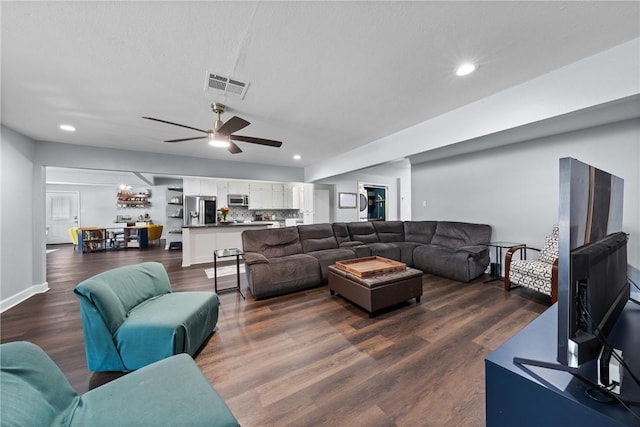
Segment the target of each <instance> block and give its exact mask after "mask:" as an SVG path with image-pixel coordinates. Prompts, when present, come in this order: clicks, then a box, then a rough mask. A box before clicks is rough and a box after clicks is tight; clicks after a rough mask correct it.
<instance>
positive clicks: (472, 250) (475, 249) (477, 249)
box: [458, 245, 489, 257]
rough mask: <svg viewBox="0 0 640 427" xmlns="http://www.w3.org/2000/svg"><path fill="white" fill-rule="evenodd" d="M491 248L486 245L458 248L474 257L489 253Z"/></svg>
mask: <svg viewBox="0 0 640 427" xmlns="http://www.w3.org/2000/svg"><path fill="white" fill-rule="evenodd" d="M488 250H489V248H488V247H487V246H485V245H470V246H462V247H460V248H458V251H462V252H467V253H469V254H471V255H473V256H474V257H477V256H480V255H482V254H483V253H484V252H487V251H488Z"/></svg>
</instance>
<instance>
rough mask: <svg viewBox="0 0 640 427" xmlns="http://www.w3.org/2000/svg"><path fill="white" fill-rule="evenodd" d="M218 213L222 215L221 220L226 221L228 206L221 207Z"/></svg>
mask: <svg viewBox="0 0 640 427" xmlns="http://www.w3.org/2000/svg"><path fill="white" fill-rule="evenodd" d="M220 215H222V222H227V215H229V208H228V207H227V206H223V207H221V208H220Z"/></svg>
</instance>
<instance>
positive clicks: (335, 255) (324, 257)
mask: <svg viewBox="0 0 640 427" xmlns="http://www.w3.org/2000/svg"><path fill="white" fill-rule="evenodd" d="M307 255H311V256H312V257H314V258H315V259H317V260H318V263H319V264H320V272H321V273H322V281H323V282H326V281H327V280H328V279H329V266H330V265H334V264H335V263H336V261H344V260H346V259H354V258H356V252H355V250H354V249H351V248H338V249H325V250H322V251H313V252H308V253H307Z"/></svg>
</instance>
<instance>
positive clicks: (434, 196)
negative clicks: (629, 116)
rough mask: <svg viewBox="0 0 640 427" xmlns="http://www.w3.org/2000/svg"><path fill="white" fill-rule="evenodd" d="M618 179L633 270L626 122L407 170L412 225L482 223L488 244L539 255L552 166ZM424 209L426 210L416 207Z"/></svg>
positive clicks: (638, 126)
mask: <svg viewBox="0 0 640 427" xmlns="http://www.w3.org/2000/svg"><path fill="white" fill-rule="evenodd" d="M562 157H573V158H576V159H578V160H580V161H581V162H584V163H587V164H590V165H593V166H595V167H597V168H599V169H602V170H604V171H606V172H609V173H612V174H614V175H617V176H619V177H621V178H623V179H624V212H623V230H624V231H625V232H627V233H629V234H630V239H629V247H628V259H629V265H630V267H631V269H632V274H633V275H634V276H635V277H636V278H635V279H634V280H636V281H637V278H638V270H640V201H639V200H640V168H639V165H640V120H639V119H634V120H627V121H623V122H618V123H612V124H609V125H604V126H599V127H595V128H589V129H584V130H581V131H575V132H570V133H565V134H560V135H555V136H550V137H546V138H540V139H536V140H531V141H526V142H523V143H519V144H514V145H510V146H504V147H500V148H495V149H491V150H486V151H482V152H477V153H472V154H466V155H461V156H457V157H451V158H448V159H442V160H436V161H432V162H426V163H421V164H417V165H413V167H412V213H413V219H414V220H428V219H429V220H441V219H447V220H459V221H469V222H478V223H487V224H490V225H491V226H492V227H493V237H492V240H494V241H499V240H503V241H513V242H523V243H526V244H528V245H532V246H536V247H540V245H542V243H543V241H544V237H545V235H547V234H548V233H549V232H550V231H551V225H552V224H554V223H556V222H557V220H558V194H559V186H558V183H559V177H558V171H559V159H560V158H562ZM423 201H426V207H423V206H422V204H423Z"/></svg>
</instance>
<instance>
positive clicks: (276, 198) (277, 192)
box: [271, 184, 286, 209]
mask: <svg viewBox="0 0 640 427" xmlns="http://www.w3.org/2000/svg"><path fill="white" fill-rule="evenodd" d="M271 206H272V208H273V209H284V208H285V207H286V206H285V204H284V185H283V184H272V185H271Z"/></svg>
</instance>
